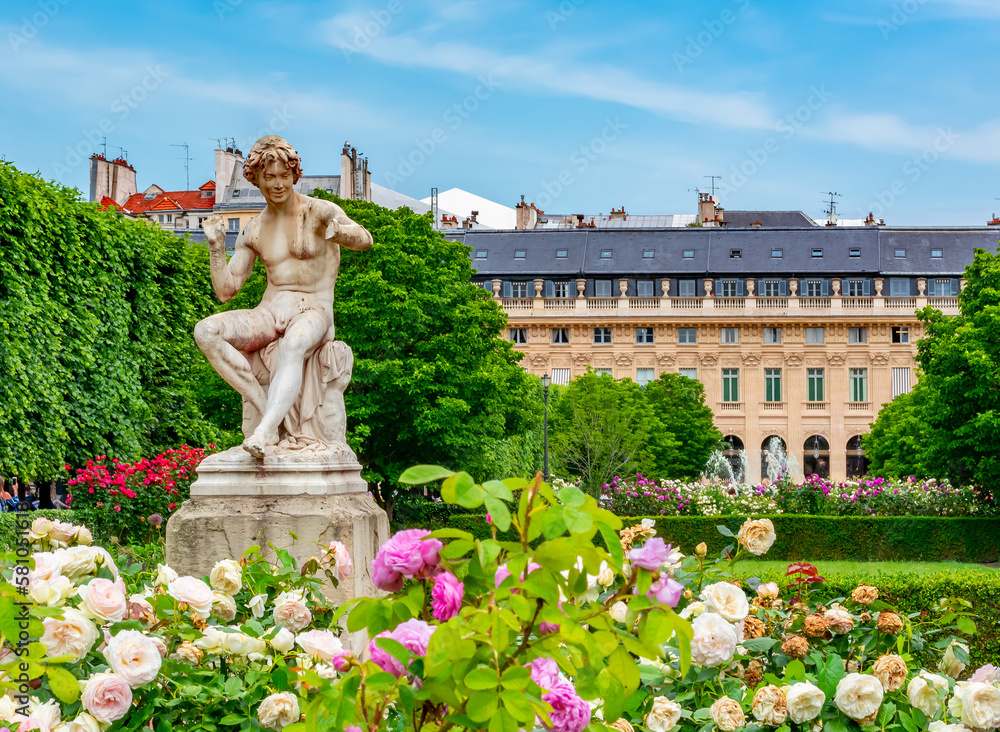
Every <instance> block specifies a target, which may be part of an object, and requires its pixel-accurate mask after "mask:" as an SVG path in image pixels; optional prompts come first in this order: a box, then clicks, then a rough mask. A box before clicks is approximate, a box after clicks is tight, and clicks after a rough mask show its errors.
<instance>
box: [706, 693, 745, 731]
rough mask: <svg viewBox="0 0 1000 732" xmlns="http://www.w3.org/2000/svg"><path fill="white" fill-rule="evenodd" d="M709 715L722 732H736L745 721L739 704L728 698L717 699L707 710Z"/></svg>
mask: <svg viewBox="0 0 1000 732" xmlns="http://www.w3.org/2000/svg"><path fill="white" fill-rule="evenodd" d="M709 715H710V716H711V717H712V721H713V722H714V723H715V726H716V727H718V728H719V729H720V730H722V732H736V730H738V729H739V728H740V727H742V726H743V725H744V724H746V721H747V720H746V716H745V715H744V714H743V708H742V707H741V706H740V704H739V702H737V701H734V700H733V699H730V698H729V697H728V696H724V697H722V698H721V699H717V700H716V701H715V703H714V704H712V707H711V709H709Z"/></svg>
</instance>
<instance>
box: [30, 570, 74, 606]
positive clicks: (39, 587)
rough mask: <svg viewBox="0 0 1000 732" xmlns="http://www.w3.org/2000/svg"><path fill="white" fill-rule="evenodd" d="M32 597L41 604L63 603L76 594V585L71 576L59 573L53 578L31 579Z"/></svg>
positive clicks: (55, 604) (53, 604)
mask: <svg viewBox="0 0 1000 732" xmlns="http://www.w3.org/2000/svg"><path fill="white" fill-rule="evenodd" d="M28 594H29V595H31V599H32V600H34V601H35V602H36V603H38V604H39V605H49V606H53V607H54V606H57V605H62V604H63V603H64V602H65V601H66V600H67V599H68V598H70V597H72V596H73V595H75V594H76V587H75V586H74V585H73V583H72V582H71V581H70V579H69V577H64V576H63V575H59V576H58V577H53V578H52V579H51V580H36V579H33V580H31V584H30V585H29V587H28Z"/></svg>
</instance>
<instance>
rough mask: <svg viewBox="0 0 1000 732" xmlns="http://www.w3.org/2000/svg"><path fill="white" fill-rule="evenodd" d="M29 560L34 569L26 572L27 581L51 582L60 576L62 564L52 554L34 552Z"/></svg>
mask: <svg viewBox="0 0 1000 732" xmlns="http://www.w3.org/2000/svg"><path fill="white" fill-rule="evenodd" d="M31 558H32V559H33V560H34V562H35V568H34V569H32V570H31V571H30V572H28V579H29V581H31V582H34V581H36V580H41V581H45V582H51V581H52V580H54V579H55V578H56V577H59V576H61V575H62V564H61V563H60V562H59V560H58V558H57V557H56V555H55V554H53V553H52V552H35V553H34V554H32V555H31Z"/></svg>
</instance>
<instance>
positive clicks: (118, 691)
mask: <svg viewBox="0 0 1000 732" xmlns="http://www.w3.org/2000/svg"><path fill="white" fill-rule="evenodd" d="M82 701H83V708H84V709H86V710H87V711H88V712H90V714H91V716H93V717H94V719H96V720H97V721H98V722H104V723H106V724H107V723H110V722H115V721H117V720H119V719H121V718H122V717H124V716H125V715H126V714H127V713H128V710H129V708H130V707H131V706H132V688H131V687H130V686H129V685H128V682H127V681H125V679H123V678H121V677H120V676H116V675H115V674H109V673H103V674H95V675H94V676H91V677H90V679H89V680H88V681H87V683H86V686H84V688H83V699H82Z"/></svg>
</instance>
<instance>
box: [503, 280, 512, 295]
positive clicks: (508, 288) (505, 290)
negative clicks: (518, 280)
mask: <svg viewBox="0 0 1000 732" xmlns="http://www.w3.org/2000/svg"><path fill="white" fill-rule="evenodd" d="M503 296H504V297H514V288H513V287H512V286H511V284H510V282H509V281H507V280H504V283H503Z"/></svg>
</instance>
